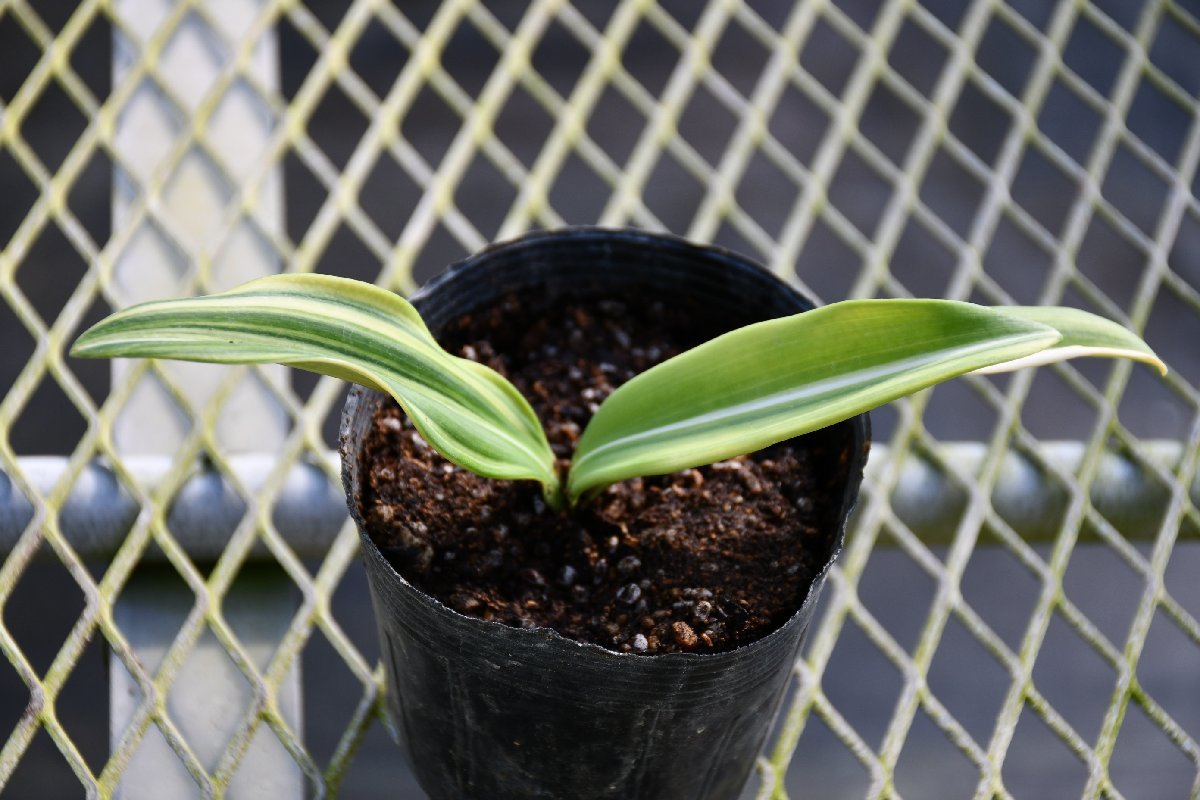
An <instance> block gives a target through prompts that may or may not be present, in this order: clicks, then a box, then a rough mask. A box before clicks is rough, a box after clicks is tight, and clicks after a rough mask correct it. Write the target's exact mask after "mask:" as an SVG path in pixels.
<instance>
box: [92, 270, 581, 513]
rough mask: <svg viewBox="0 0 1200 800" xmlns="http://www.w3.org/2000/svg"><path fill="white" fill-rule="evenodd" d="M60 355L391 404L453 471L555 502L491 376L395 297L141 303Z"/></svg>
mask: <svg viewBox="0 0 1200 800" xmlns="http://www.w3.org/2000/svg"><path fill="white" fill-rule="evenodd" d="M71 352H72V354H73V355H76V356H83V357H92V358H112V357H116V356H129V357H142V358H174V359H182V360H186V361H207V362H220V363H225V364H259V363H272V362H273V363H278V364H286V365H288V366H293V367H298V368H300V369H305V370H309V371H311V372H318V373H321V374H325V375H332V376H335V377H338V378H344V379H346V380H349V381H353V382H355V383H360V384H363V385H365V386H369V387H371V388H374V389H378V390H380V391H384V392H387V393H388V394H390V395H392V397H394V398H396V401H397V402H399V403H400V405H401V406H402V407H403V408H404V410H405V412H406V413H407V414H408V416H409V418H410V419H411V420H412V421H413V424H414V425H416V427H417V430H418V431H420V433H421V435H422V436H424V437H425V439H426V440H427V441H428V442H429V443H430V444H431V445H432V446H433V447H434V448H436V449H437V450H438V451H439V452H440V453H442V454H443V455H444V456H446V457H447V458H448V459H450V460H451V461H453V462H454V463H456V464H459V465H460V466H462V467H464V468H466V469H469V470H471V471H472V472H476V473H478V474H480V475H484V476H487V477H492V478H506V479H531V480H536V481H539V482H541V483H542V485H543V486H544V487H545V490H546V494H547V497H548V498H551V499H552V500H553V499H555V498H557V497H558V476H557V473H556V470H555V467H554V456H553V453H552V452H551V450H550V446H549V444H548V443H547V441H546V436H545V434H544V433H543V431H542V428H541V425H540V424H539V422H538V419H537V416H536V415H535V414H534V412H533V410H532V409H531V408H530V407H529V403H528V402H526V401H525V399H524V398H523V397H522V396H521V395H520V393H518V392H517V390H516V389H515V388H514V387H513V386H512V384H510V383H509V382H508V381H507V380H505V379H504V378H503V377H501V376H500V375H499V374H498V373H496V372H495V371H493V370H491V369H489V368H487V367H485V366H483V365H481V364H477V363H475V362H473V361H468V360H466V359H462V358H458V357H456V356H453V355H451V354H449V353H447V352H446V351H445V350H443V349H442V348H441V347H440V346H439V345H438V344H437V342H436V341H434V339H433V337H432V336H431V335H430V333H429V331H428V329H427V328H426V327H425V323H424V322H423V321H422V320H421V318H420V316H418V314H417V312H416V310H415V309H414V308H413V307H412V306H411V305H410V304H409V303H408V302H407V301H406V300H404V299H403V298H402V297H400V296H399V295H396V294H393V293H392V292H388V291H385V290H383V289H380V288H378V287H376V286H372V285H370V284H367V283H362V282H359V281H352V280H347V279H345V278H336V277H330V276H326V275H277V276H271V277H268V278H261V279H259V280H256V281H251V282H250V283H247V284H244V285H242V286H239V287H237V288H236V289H233V290H231V291H228V292H224V293H222V294H217V295H211V296H209V297H199V298H191V299H181V300H166V301H161V302H154V303H144V304H142V305H138V306H133V307H131V308H129V309H126V310H124V311H120V312H118V313H116V314H113V315H112V316H111V317H108V318H107V319H105V320H103V321H102V322H100V323H99V324H97V325H96V326H95V327H93V328H91V329H90V330H88V331H87V332H85V333H84V334H83V335H82V336H81V337H79V339H78V341H76V343H75V346H74V347H73V348H72V351H71Z"/></svg>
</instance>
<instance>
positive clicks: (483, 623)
mask: <svg viewBox="0 0 1200 800" xmlns="http://www.w3.org/2000/svg"><path fill="white" fill-rule="evenodd" d="M612 236H619V237H621V238H623V239H625V240H627V241H628V240H635V241H636V240H642V241H644V242H645V243H646V244H648V245H654V246H664V245H665V246H669V247H675V248H679V249H683V250H688V251H693V252H696V253H697V254H700V253H704V254H705V256H706V257H711V256H712V255H714V254H715V255H718V256H720V257H722V258H727V259H730V260H733V261H736V262H739V263H741V264H745V265H747V266H751V267H753V268H756V269H758V270H761V271H763V272H766V273H768V274H773V273H770V271H769V270H767V269H766V268H765V267H764V266H762V265H761V264H759V263H758V262H756V261H753V260H752V259H750V258H748V257H746V256H743V255H741V254H739V253H737V252H735V251H733V250H730V249H728V248H725V247H721V246H718V245H701V244H696V243H694V242H691V241H688V240H687V239H684V238H682V237H679V236H676V235H674V234H664V233H652V232H649V231H643V230H637V229H627V228H605V227H597V226H576V227H569V228H559V229H554V230H541V231H533V232H530V233H526V234H524V235H522V236H518V237H515V238H513V239H508V240H505V241H501V242H494V243H491V244H489V245H488V246H487V247H485V248H483V249H482V250H480V251H478V252H476V253H474V254H472V255H470V256H468V257H467V258H464V259H462V260H460V261H457V262H455V263H453V264H451V265H449V266H448V267H447V268H446V269H445V270H443V271H442V272H441V273H439V274H438V275H437V276H435V277H434V278H432V279H431V280H430V281H429V282H428V283H426V284H425V285H424V286H423V287H421V288H420V289H419V290H418V291H416V292H414V293H413V295H412V296H411V297H410V298H409V300H410V302H412V303H414V304H417V303H419V302H420V301H421V299H422V298H424V297H425V296H426V295H428V294H429V293H431V292H433V291H435V290H436V289H438V288H439V287H440V286H442V285H443V284H445V283H448V282H450V281H452V280H454V278H455V276H457V275H458V274H459V273H460V272H462V271H463V270H467V269H470V268H471V267H472V266H473V265H474V263H475V262H476V261H478V260H482V259H486V258H489V257H491V256H494V255H495V254H496V253H498V252H503V251H505V250H508V249H511V248H513V247H517V246H524V245H527V244H529V243H530V242H542V241H548V242H554V241H580V240H589V239H590V240H595V239H600V240H603V239H605V238H608V237H612ZM788 288H790V289H791V290H792V291H793V293H794V294H795V295H796V296H797V297H798V298H800V299H802V300H804V301H806V302H807V305H808V306H809V307H810V308H812V307H814V305H813V303H812V302H811V301H810V300H808V298H807V297H805V296H803V295H801V294H800V293H799V292H797V291H796V290H795V289H794V288H793V287H790V286H789V287H788ZM386 397H387V395H386V394H384V393H383V392H378V391H376V390H374V389H368V388H367V387H364V386H360V385H352V386H351V388H350V392H349V394H348V395H347V397H346V403H345V405H344V406H343V407H342V418H341V425H340V427H339V433H338V453H339V456H340V459H341V465H342V470H341V471H342V486H343V489H344V491H345V493H346V501H347V506H348V507H349V510H350V516H351V518H352V519H353V520H354V523H355V525H356V526H357V527H358V532H359V538H360V540H361V541H362V543H363V546H364V548H365V549H364V557H368V558H373V559H377V560H379V561H380V562H382V563H383V564H384V565H386V567H387V569H388V571H390V573H391V574H392V575H393V576H395V577H396V578H397V579H399V580H400V582H401V583H402V584H404V585H405V586H407V587H408V588H409V589H411V590H412V591H413V592H414V593H415V594H416V595H417V596H419V597H421V598H422V599H423V600H425V601H427V602H429V603H431V604H432V605H433V606H435V607H436V608H437V609H438V610H439V611H441V612H444V613H447V614H450V615H451V616H452V618H454V619H456V620H458V621H459V623H460V624H463V625H466V626H467V627H477V628H478V629H479V630H480V632H484V631H497V629H503V630H504V631H506V632H510V633H506V635H510V636H513V637H514V638H522V637H537V638H548V639H550V640H552V641H557V642H559V643H560V646H561V644H563V643H565V644H567V645H569V646H573V647H574V648H576V649H577V650H578V651H580V652H586V653H589V654H591V655H593V656H599V657H612V658H616V659H634V660H636V661H638V662H660V663H671V662H673V661H678V662H693V661H705V662H708V663H710V664H711V663H715V662H719V661H721V660H725V659H728V660H736V661H740V660H743V659H745V658H746V657H747V656H749V655H751V654H752V651H753V650H755V649H756V648H765V647H767V646H768V643H769V642H771V641H774V640H775V639H777V638H779V637H780V636H783V635H785V634H786V631H787V630H788V629H789V628H791V627H792V626H793V625H795V624H797V623H798V621H800V620H801V619H802V618H803V617H804V616H805V615H804V613H803V612H804V610H805V609H806V608H807V607H808V606H809V604H810V603H812V602H814V600H815V598H814V593H816V592H819V591H820V589H821V588H822V587H823V585H824V582H825V578H826V577H827V576H828V574H829V571H830V569H831V568H832V566H833V564H834V562H835V561H836V560H837V558H838V556H839V555H841V552H842V550H843V548H844V546H845V539H846V526H847V521H848V520H849V518H850V515H851V513H852V512H853V510H854V507H855V505H856V502H857V498H858V494H859V487H860V485H861V483H862V476H863V470H864V468H865V466H866V463H867V458H868V455H869V452H870V445H871V425H870V417H869V415H868V413H867V412H864V413H862V414H859V415H857V416H855V417H852V418H851V419H849V420H846V422H849V423H850V424H851V427H852V430H853V440H852V442H851V446H850V450H851V452H850V457H851V459H852V462H851V464H850V469H849V472H848V474H847V480H846V485H845V487H844V489H843V492H842V503H841V514H840V515H839V516H840V520H839V522H838V525H839V528H840V530H838V531H836V532H835V540H834V542H833V547H832V548H831V550H830V552H829V556H828V558H826V559H825V563H824V565H823V566H822V567H821V569H820V570H818V571H817V572H816V573H814V575H813V578H812V581H811V583H810V584H809V586H808V589H807V590H806V591H805V593H804V597H803V599H802V600H801V601H800V602H799V603H798V604H797V605H796V607H795V610H794V611H793V613H792V615H791V616H789V617H788V619H787V621H785V622H784V623H783V624H781V625H779V626H778V627H776V628H775V629H774V630H772V631H771V632H770V633H768V634H766V635H764V636H762V637H761V638H758V639H755V640H754V641H753V642H749V643H747V644H743V645H739V646H737V647H735V648H733V649H731V650H723V651H721V652H719V653H678V652H675V653H656V654H642V653H632V652H631V653H620V652H617V651H615V650H610V649H608V648H606V647H602V646H600V645H598V644H594V643H591V642H580V641H577V640H575V639H571V638H569V637H567V636H563V635H562V634H561V633H559V632H558V631H556V630H555V629H554V628H550V627H537V628H518V627H515V626H511V625H505V624H503V623H501V622H496V621H494V620H483V619H479V618H478V617H472V616H468V615H466V614H462V613H460V612H458V611H455V610H454V609H452V608H450V607H449V606H447V605H445V604H444V603H443V602H442V601H441V600H439V599H438V598H436V597H434V596H433V595H431V594H428V593H426V592H424V591H423V590H421V589H419V588H417V587H416V586H414V585H413V584H412V583H410V582H409V581H408V579H407V578H405V577H404V576H403V575H401V574H400V573H399V572H397V571H396V568H395V567H394V566H392V564H391V562H390V561H388V560H387V559H386V558H384V557H383V554H382V553H381V552H380V551H379V548H378V547H377V546H376V545H375V542H374V541H373V540H372V539H371V537H370V535H369V534H368V533H367V525H366V521H365V520H364V519H363V518H362V514H361V512H360V510H359V508H358V504H357V503H356V502H355V491H354V489H355V487H354V486H353V485H352V483H353V481H352V479H351V469H352V459H354V460H355V461H357V459H358V457H359V453H360V450H359V449H355V450H354V452H350V445H351V439H352V438H353V431H352V427H353V426H352V424H351V423H352V420H353V419H354V417H355V414H356V413H357V411H358V408H359V406H360V405H361V404H362V403H370V402H381V401H382V400H383V399H384V398H386ZM834 424H841V423H834Z"/></svg>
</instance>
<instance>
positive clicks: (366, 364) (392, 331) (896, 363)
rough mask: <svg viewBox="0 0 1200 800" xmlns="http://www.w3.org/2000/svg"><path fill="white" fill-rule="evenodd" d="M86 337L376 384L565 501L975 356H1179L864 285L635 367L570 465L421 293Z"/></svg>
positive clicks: (291, 289) (175, 321) (261, 310)
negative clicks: (865, 291)
mask: <svg viewBox="0 0 1200 800" xmlns="http://www.w3.org/2000/svg"><path fill="white" fill-rule="evenodd" d="M71 353H72V354H73V355H76V356H81V357H86V358H113V357H118V356H129V357H144V358H174V359H182V360H186V361H208V362H220V363H226V364H261V363H272V362H273V363H279V364H286V365H288V366H292V367H298V368H300V369H305V370H309V371H312V372H317V373H321V374H323V375H332V376H334V377H337V378H344V379H346V380H349V381H353V382H354V383H360V384H363V385H364V386H368V387H370V388H372V389H377V390H379V391H382V392H387V393H388V394H390V395H391V396H392V397H394V398H395V399H396V401H397V402H398V403H399V404H400V405H401V407H402V408H403V409H404V411H405V413H407V414H408V416H409V418H410V419H411V420H412V422H413V424H414V425H415V426H416V428H417V430H418V431H419V432H420V434H421V435H422V436H423V437H424V438H425V440H426V441H428V442H429V444H430V445H431V446H433V447H434V448H435V449H436V450H438V452H440V453H441V454H442V455H444V456H445V457H446V458H447V459H449V460H450V461H452V462H454V463H455V464H458V465H459V466H461V467H463V468H465V469H468V470H470V471H472V472H475V473H477V474H479V475H482V476H484V477H489V478H500V479H510V480H535V481H538V482H539V483H541V485H542V488H543V492H544V493H545V496H546V499H547V502H549V503H550V504H551V505H552V506H554V507H556V508H562V507H563V506H564V505H569V506H574V505H576V504H577V503H579V502H580V501H581V500H585V499H586V498H588V497H590V496H593V495H595V494H596V493H598V492H600V491H602V490H603V489H604V488H605V487H607V486H609V485H611V484H613V483H616V482H618V481H622V480H625V479H628V478H634V477H638V476H645V475H659V474H665V473H669V472H674V471H676V470H681V469H687V468H689V467H696V466H701V465H703V464H710V463H713V462H715V461H720V460H722V459H725V458H731V457H733V456H737V455H742V454H744V453H749V452H752V451H754V450H758V449H760V448H763V447H766V446H767V445H770V444H774V443H776V442H780V441H783V440H785V439H789V438H791V437H793V436H798V435H800V434H802V433H807V432H809V431H812V430H816V429H818V428H823V427H825V426H827V425H832V424H834V423H835V422H840V421H842V420H845V419H849V418H850V417H853V416H855V415H857V414H860V413H862V412H864V411H868V410H870V409H872V408H876V407H878V406H880V405H883V404H884V403H887V402H889V401H891V400H895V399H896V398H899V397H903V396H905V395H909V394H912V393H913V392H917V391H919V390H921V389H924V388H927V387H929V386H933V385H934V384H937V383H941V382H942V381H945V380H948V379H950V378H953V377H955V376H958V375H963V374H965V373H969V372H1000V371H1004V370H1009V369H1017V368H1020V367H1025V366H1033V365H1037V364H1047V363H1050V362H1053V361H1059V360H1062V359H1066V358H1073V357H1076V356H1109V357H1124V358H1132V359H1137V360H1139V361H1144V362H1147V363H1149V364H1153V365H1154V366H1156V367H1157V368H1158V369H1160V370H1162V371H1163V372H1164V373H1165V372H1166V367H1165V366H1164V365H1163V363H1162V362H1161V361H1160V360H1159V359H1158V358H1157V357H1156V356H1155V355H1154V353H1153V352H1152V351H1151V350H1150V348H1149V347H1147V345H1146V344H1145V342H1143V341H1142V340H1141V339H1140V338H1138V337H1137V336H1136V335H1134V334H1133V333H1131V332H1129V331H1128V330H1126V329H1125V328H1123V327H1121V326H1120V325H1118V324H1117V323H1115V322H1112V321H1110V320H1106V319H1103V318H1101V317H1097V316H1095V315H1093V314H1089V313H1087V312H1085V311H1080V310H1077V309H1071V308H1041V307H1023V306H1007V307H1000V308H988V307H984V306H978V305H974V304H971V303H962V302H957V301H952V300H849V301H845V302H841V303H833V304H831V305H828V306H825V307H823V308H818V309H815V310H813V311H808V312H805V313H803V314H796V315H794V316H790V317H783V318H781V319H775V320H770V321H767V322H760V323H757V324H754V325H748V326H746V327H744V328H739V329H738V330H735V331H732V332H730V333H727V334H724V335H723V336H718V337H717V338H715V339H713V340H711V341H708V342H706V343H704V344H702V345H700V346H698V347H695V348H693V349H691V350H688V351H687V352H685V353H681V354H680V355H678V356H676V357H674V358H672V359H669V360H667V361H664V362H663V363H661V364H659V365H658V366H656V367H654V368H652V369H650V370H647V371H646V372H645V373H643V374H641V375H639V376H637V377H635V378H634V379H633V380H631V381H629V382H628V383H626V384H625V385H623V386H621V387H620V388H618V389H617V390H616V391H615V392H613V393H612V394H611V395H610V396H609V397H608V398H607V399H606V400H605V401H604V402H603V403H601V405H600V408H599V409H598V410H597V412H596V414H595V415H594V416H593V417H592V420H591V422H590V423H589V424H588V426H587V428H586V429H585V430H584V432H583V435H582V436H581V438H580V440H579V446H578V448H577V450H576V452H575V457H574V459H573V460H572V463H571V466H570V469H569V470H568V472H567V475H566V478H565V481H564V480H563V479H562V477H560V475H559V473H558V470H557V469H556V468H555V461H554V455H553V453H552V452H551V450H550V445H549V443H548V442H547V440H546V435H545V433H544V432H543V430H542V427H541V425H540V423H539V422H538V419H537V416H536V415H535V414H534V412H533V409H532V408H531V407H530V406H529V403H528V402H527V401H526V400H525V398H523V397H522V396H521V395H520V393H519V392H518V391H517V390H516V388H515V387H514V386H513V385H512V384H510V383H509V382H508V381H507V380H505V379H504V378H503V377H502V376H501V375H499V374H498V373H496V372H495V371H494V370H492V369H490V368H488V367H485V366H483V365H482V364H478V363H476V362H473V361H469V360H467V359H464V358H459V357H457V356H454V355H451V354H450V353H447V352H446V351H445V350H443V349H442V348H441V347H440V346H439V345H438V344H437V342H436V341H434V339H433V336H432V335H431V334H430V333H429V330H428V328H426V327H425V323H424V322H423V321H422V320H421V317H420V316H419V315H418V314H417V312H416V309H414V308H413V307H412V306H411V305H410V304H409V303H408V301H406V300H404V299H403V298H402V297H400V296H398V295H396V294H393V293H392V292H388V291H386V290H383V289H380V288H378V287H376V286H372V285H371V284H367V283H362V282H359V281H352V280H348V279H345V278H336V277H330V276H325V275H277V276H272V277H267V278H260V279H258V280H255V281H251V282H249V283H246V284H244V285H242V286H240V287H238V288H235V289H232V290H230V291H228V292H223V293H221V294H216V295H211V296H208V297H199V298H191V299H180V300H166V301H160V302H153V303H143V304H141V305H137V306H133V307H131V308H128V309H126V310H124V311H120V312H117V313H116V314H113V315H112V316H110V317H108V318H107V319H105V320H103V321H101V322H100V323H99V324H97V325H95V326H94V327H92V328H91V329H89V330H88V331H86V332H85V333H84V334H83V335H82V336H80V337H79V339H78V340H77V341H76V342H75V345H74V347H73V348H72V349H71Z"/></svg>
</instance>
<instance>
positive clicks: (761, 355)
mask: <svg viewBox="0 0 1200 800" xmlns="http://www.w3.org/2000/svg"><path fill="white" fill-rule="evenodd" d="M1060 339H1061V334H1059V333H1058V332H1057V331H1056V330H1054V329H1053V328H1052V327H1050V326H1047V325H1045V324H1043V323H1041V322H1039V321H1036V320H1032V319H1022V318H1020V317H1019V316H1015V315H1014V316H1005V315H1002V314H998V313H996V312H995V311H994V310H992V309H988V308H984V307H981V306H976V305H972V304H969V303H959V302H954V301H948V300H887V301H880V300H857V301H848V302H844V303H835V304H833V305H830V306H825V307H824V308H819V309H815V310H813V311H809V312H806V313H804V314H797V315H795V316H792V317H785V318H783V319H777V320H771V321H768V322H763V323H758V324H757V325H751V326H748V327H746V328H742V329H739V330H737V331H733V332H732V333H728V334H725V335H724V336H721V337H718V338H717V339H714V340H712V341H710V342H706V343H705V344H702V345H700V346H699V347H696V348H694V349H692V350H690V351H688V352H686V353H683V354H681V355H679V356H676V357H675V358H673V359H670V360H668V361H666V362H663V363H662V364H659V365H658V366H656V367H654V368H652V369H650V370H648V371H646V372H645V373H643V374H642V375H639V376H637V377H636V378H634V379H633V380H631V381H629V382H628V383H627V384H625V385H624V386H622V387H620V388H619V389H617V391H615V392H614V393H613V394H612V395H611V396H609V398H608V399H607V400H605V401H604V403H602V404H601V406H600V409H599V410H598V411H597V412H596V415H595V416H594V417H593V418H592V421H591V423H589V425H588V427H587V429H586V430H585V431H584V433H583V436H582V438H581V440H580V443H579V447H578V449H577V451H576V457H575V461H574V463H573V464H572V468H571V473H570V476H569V478H568V487H567V493H568V496H569V497H570V498H573V499H574V498H578V497H580V496H581V495H583V494H584V493H587V492H591V491H596V490H598V489H600V488H603V487H604V486H607V485H609V484H611V483H615V482H617V481H620V480H625V479H627V478H631V477H635V476H638V475H653V474H663V473H667V472H674V471H676V470H679V469H685V468H687V467H693V466H699V465H701V464H707V463H712V462H713V461H719V460H721V459H723V458H729V457H732V456H735V455H741V454H743V453H748V452H752V451H754V450H757V449H760V448H762V447H766V446H768V445H770V444H773V443H775V442H778V441H782V440H784V439H788V438H791V437H792V436H798V435H800V434H801V433H806V432H808V431H812V430H816V429H818V428H823V427H825V426H827V425H831V424H833V423H835V422H840V421H842V420H845V419H849V418H850V417H853V416H855V415H857V414H860V413H862V412H863V411H867V410H870V409H872V408H875V407H877V406H880V405H882V404H884V403H887V402H889V401H891V400H894V399H896V398H898V397H903V396H905V395H908V394H911V393H913V392H916V391H919V390H920V389H924V388H926V387H929V386H932V385H934V384H936V383H940V382H942V381H944V380H947V379H949V378H952V377H955V376H957V375H962V374H965V373H967V372H972V371H974V370H977V369H980V368H982V367H985V366H989V365H992V364H996V363H1001V362H1006V361H1015V360H1017V359H1020V358H1024V357H1026V356H1030V355H1033V354H1035V353H1038V352H1040V351H1042V350H1045V349H1046V348H1048V347H1051V346H1052V345H1054V344H1055V343H1056V342H1058V341H1059V340H1060Z"/></svg>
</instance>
